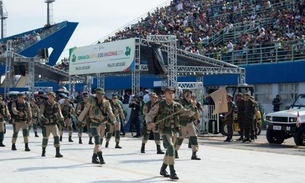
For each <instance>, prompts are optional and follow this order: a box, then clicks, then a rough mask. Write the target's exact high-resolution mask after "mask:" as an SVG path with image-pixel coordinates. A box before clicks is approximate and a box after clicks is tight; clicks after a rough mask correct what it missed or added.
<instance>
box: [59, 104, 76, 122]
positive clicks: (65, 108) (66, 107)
mask: <svg viewBox="0 0 305 183" xmlns="http://www.w3.org/2000/svg"><path fill="white" fill-rule="evenodd" d="M60 109H61V112H62V115H63V116H64V118H65V119H66V118H71V116H72V114H74V112H75V110H74V108H73V106H72V105H71V104H61V105H60Z"/></svg>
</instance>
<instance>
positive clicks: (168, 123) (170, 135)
mask: <svg viewBox="0 0 305 183" xmlns="http://www.w3.org/2000/svg"><path fill="white" fill-rule="evenodd" d="M174 93H175V90H173V89H172V88H166V89H165V91H164V96H165V100H162V101H160V102H159V103H157V104H156V105H154V106H153V107H152V109H151V110H150V111H149V112H148V113H147V114H146V116H145V121H146V122H147V125H148V126H150V128H154V127H155V123H159V124H158V126H159V130H160V133H161V134H162V140H163V145H164V147H165V148H166V153H165V155H164V159H163V164H162V167H161V170H160V175H162V176H164V177H170V178H171V179H172V180H177V179H179V178H178V176H177V174H176V171H175V169H174V163H175V147H174V144H175V141H176V139H177V136H178V134H179V126H180V125H179V117H180V116H193V115H194V114H195V112H196V110H197V109H196V104H195V103H192V104H191V106H190V109H187V110H186V109H184V107H183V106H182V105H181V104H179V103H178V102H175V101H174V100H173V99H174ZM155 119H156V121H157V122H156V121H155ZM154 122H155V123H154ZM168 165H169V168H170V175H168V173H167V171H166V168H167V166H168Z"/></svg>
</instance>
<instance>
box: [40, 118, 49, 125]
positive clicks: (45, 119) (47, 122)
mask: <svg viewBox="0 0 305 183" xmlns="http://www.w3.org/2000/svg"><path fill="white" fill-rule="evenodd" d="M49 123H50V121H49V119H47V118H42V119H41V124H42V125H47V124H49Z"/></svg>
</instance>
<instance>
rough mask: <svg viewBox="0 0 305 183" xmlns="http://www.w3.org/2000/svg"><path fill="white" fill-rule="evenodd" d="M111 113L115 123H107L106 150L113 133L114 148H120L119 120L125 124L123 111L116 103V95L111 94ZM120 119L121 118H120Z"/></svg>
mask: <svg viewBox="0 0 305 183" xmlns="http://www.w3.org/2000/svg"><path fill="white" fill-rule="evenodd" d="M110 104H111V108H112V112H113V114H114V116H115V117H116V121H115V122H116V123H109V131H108V132H107V135H106V144H105V147H106V148H108V146H109V141H110V139H111V136H112V134H113V133H115V143H116V144H115V148H117V149H121V148H122V147H121V146H119V143H120V127H121V119H122V120H123V121H125V123H126V117H125V115H124V112H123V109H122V107H121V105H120V104H119V103H118V95H116V94H113V95H112V100H111V101H110ZM120 117H121V118H120Z"/></svg>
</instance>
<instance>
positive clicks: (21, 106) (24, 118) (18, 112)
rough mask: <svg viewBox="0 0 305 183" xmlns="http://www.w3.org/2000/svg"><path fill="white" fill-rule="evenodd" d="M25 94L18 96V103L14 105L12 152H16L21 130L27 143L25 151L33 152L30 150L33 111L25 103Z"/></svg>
mask: <svg viewBox="0 0 305 183" xmlns="http://www.w3.org/2000/svg"><path fill="white" fill-rule="evenodd" d="M25 97H26V96H25V94H22V93H20V94H18V95H17V101H15V102H13V103H12V113H13V114H14V115H13V121H14V122H13V128H14V133H13V137H12V150H13V151H16V150H17V149H16V141H17V137H18V133H19V130H20V128H21V129H22V134H23V138H24V143H25V151H31V150H30V148H29V123H31V121H32V111H31V107H30V105H29V103H27V102H26V101H25Z"/></svg>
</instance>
